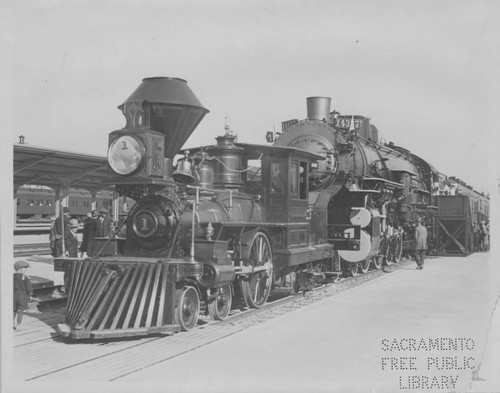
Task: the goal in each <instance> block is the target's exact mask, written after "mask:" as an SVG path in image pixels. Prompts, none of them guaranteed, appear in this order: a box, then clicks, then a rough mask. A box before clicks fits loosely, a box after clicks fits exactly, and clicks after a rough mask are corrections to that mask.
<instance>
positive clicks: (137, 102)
mask: <svg viewBox="0 0 500 393" xmlns="http://www.w3.org/2000/svg"><path fill="white" fill-rule="evenodd" d="M118 108H119V109H121V110H122V112H123V114H124V115H125V117H126V119H127V127H138V126H150V127H151V128H152V129H153V130H154V131H158V132H161V133H162V134H164V135H165V157H166V158H169V159H172V158H173V157H174V156H175V155H176V154H177V153H178V152H179V150H180V149H181V147H182V145H184V143H185V142H186V140H187V139H188V138H189V136H190V135H191V134H192V133H193V131H194V129H195V128H196V126H197V125H198V124H199V122H200V121H201V120H202V119H203V117H204V116H205V115H206V114H207V113H208V110H207V109H205V108H204V107H203V105H202V104H201V103H200V101H198V98H196V96H195V95H194V93H193V92H192V91H191V89H190V88H189V86H188V85H187V82H186V81H185V80H184V79H180V78H168V77H154V78H144V79H143V80H142V83H141V84H140V85H139V87H138V88H137V89H136V90H135V91H134V92H133V93H132V94H131V96H130V97H129V98H127V100H126V101H125V102H124V103H123V104H122V105H120V106H119V107H118Z"/></svg>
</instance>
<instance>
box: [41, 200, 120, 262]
mask: <svg viewBox="0 0 500 393" xmlns="http://www.w3.org/2000/svg"><path fill="white" fill-rule="evenodd" d="M63 227H64V230H63ZM79 227H80V223H79V222H78V220H77V219H76V218H70V211H69V209H68V208H67V207H64V208H63V217H62V219H61V217H58V218H54V220H53V222H52V228H51V230H50V235H49V241H50V250H51V254H52V256H53V257H54V258H58V257H61V256H66V257H70V258H78V257H80V258H85V257H87V256H88V255H89V254H90V252H91V251H92V242H93V239H94V238H95V237H109V236H111V235H112V230H113V222H112V221H111V218H109V216H108V211H107V210H106V209H101V210H99V214H98V213H97V210H92V211H91V212H90V213H88V214H87V217H86V218H85V220H84V221H83V234H82V241H81V243H80V247H78V238H77V236H76V232H77V231H78V228H79ZM63 243H64V250H63ZM63 251H64V252H63ZM63 254H64V255H63Z"/></svg>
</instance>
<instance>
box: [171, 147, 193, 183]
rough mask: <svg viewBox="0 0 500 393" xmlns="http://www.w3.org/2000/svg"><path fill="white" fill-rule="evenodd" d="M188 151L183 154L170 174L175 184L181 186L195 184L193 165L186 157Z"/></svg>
mask: <svg viewBox="0 0 500 393" xmlns="http://www.w3.org/2000/svg"><path fill="white" fill-rule="evenodd" d="M188 154H189V151H186V152H185V156H184V157H183V158H181V159H180V160H179V161H178V162H177V169H176V171H175V172H174V173H173V174H172V177H173V178H174V180H175V181H176V182H179V183H182V184H192V183H194V182H195V178H194V176H193V171H192V169H193V165H192V163H191V160H190V159H189V157H188Z"/></svg>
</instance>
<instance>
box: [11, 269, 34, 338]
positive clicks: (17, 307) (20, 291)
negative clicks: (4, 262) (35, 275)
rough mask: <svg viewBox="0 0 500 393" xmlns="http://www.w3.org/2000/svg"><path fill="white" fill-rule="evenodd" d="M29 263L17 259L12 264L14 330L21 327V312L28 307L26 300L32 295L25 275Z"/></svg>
mask: <svg viewBox="0 0 500 393" xmlns="http://www.w3.org/2000/svg"><path fill="white" fill-rule="evenodd" d="M29 267H30V264H29V263H28V262H26V261H17V262H16V263H15V264H14V269H15V270H16V272H15V273H14V330H20V329H21V322H22V321H23V313H24V311H25V310H27V309H28V301H29V300H30V299H31V297H32V296H33V289H32V288H31V283H30V280H29V278H28V276H26V270H27V269H28V268H29Z"/></svg>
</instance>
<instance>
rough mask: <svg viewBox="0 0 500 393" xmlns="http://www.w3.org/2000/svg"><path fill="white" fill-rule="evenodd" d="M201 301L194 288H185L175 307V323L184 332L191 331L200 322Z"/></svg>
mask: <svg viewBox="0 0 500 393" xmlns="http://www.w3.org/2000/svg"><path fill="white" fill-rule="evenodd" d="M199 315H200V299H199V298H198V292H196V289H194V288H193V287H184V288H183V289H182V292H181V294H180V295H179V297H178V299H177V304H176V306H175V322H176V323H177V324H178V325H180V327H181V329H182V330H183V331H188V330H191V329H192V328H193V327H195V326H196V323H197V322H198V316H199Z"/></svg>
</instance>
